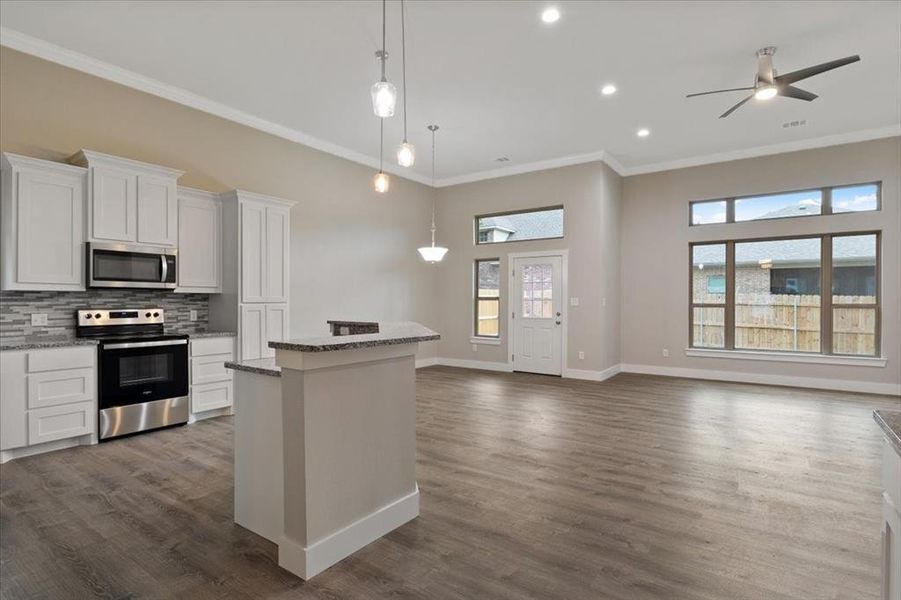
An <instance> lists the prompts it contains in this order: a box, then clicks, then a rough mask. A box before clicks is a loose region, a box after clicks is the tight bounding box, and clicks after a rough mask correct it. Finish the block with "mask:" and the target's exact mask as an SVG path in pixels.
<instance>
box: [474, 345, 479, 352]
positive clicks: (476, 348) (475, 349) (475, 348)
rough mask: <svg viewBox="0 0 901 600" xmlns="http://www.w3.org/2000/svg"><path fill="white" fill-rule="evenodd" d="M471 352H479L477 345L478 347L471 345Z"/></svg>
mask: <svg viewBox="0 0 901 600" xmlns="http://www.w3.org/2000/svg"><path fill="white" fill-rule="evenodd" d="M472 351H473V352H478V351H479V345H478V344H473V345H472Z"/></svg>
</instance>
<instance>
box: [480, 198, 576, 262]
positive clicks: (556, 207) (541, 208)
mask: <svg viewBox="0 0 901 600" xmlns="http://www.w3.org/2000/svg"><path fill="white" fill-rule="evenodd" d="M546 210H560V211H563V219H562V224H561V228H562V230H563V233H561V234H560V235H552V236H549V237H540V238H529V239H527V240H504V241H503V242H480V241H479V220H480V219H487V218H489V217H506V216H509V215H523V214H528V213H534V212H544V211H546ZM472 228H473V241H474V244H475V245H476V246H494V245H496V244H516V243H519V242H538V241H541V240H562V239H563V238H564V237H565V236H566V209H565V208H564V206H563V205H562V204H555V205H553V206H539V207H536V208H520V209H516V210H505V211H502V212H493V213H485V214H479V215H474V216H473V218H472ZM486 260H487V259H486Z"/></svg>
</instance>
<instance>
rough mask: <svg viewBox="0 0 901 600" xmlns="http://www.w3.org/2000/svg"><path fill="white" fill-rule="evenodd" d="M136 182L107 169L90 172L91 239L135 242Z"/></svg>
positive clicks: (131, 175)
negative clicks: (91, 188)
mask: <svg viewBox="0 0 901 600" xmlns="http://www.w3.org/2000/svg"><path fill="white" fill-rule="evenodd" d="M137 181H138V178H137V177H136V176H135V175H134V173H129V172H127V171H120V170H119V169H113V168H110V167H94V168H92V169H91V182H92V187H93V190H92V192H91V199H92V200H91V212H92V216H91V223H92V227H91V237H92V238H94V239H97V240H113V241H119V242H134V241H136V240H137V238H138V233H137V225H138V199H137V198H138V195H137Z"/></svg>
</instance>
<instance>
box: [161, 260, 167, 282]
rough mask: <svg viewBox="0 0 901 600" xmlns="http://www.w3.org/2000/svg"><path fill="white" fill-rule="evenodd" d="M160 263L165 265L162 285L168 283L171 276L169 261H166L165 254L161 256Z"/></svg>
mask: <svg viewBox="0 0 901 600" xmlns="http://www.w3.org/2000/svg"><path fill="white" fill-rule="evenodd" d="M160 262H162V263H163V277H162V278H161V279H160V283H166V278H167V277H168V276H169V261H168V260H166V255H165V254H160Z"/></svg>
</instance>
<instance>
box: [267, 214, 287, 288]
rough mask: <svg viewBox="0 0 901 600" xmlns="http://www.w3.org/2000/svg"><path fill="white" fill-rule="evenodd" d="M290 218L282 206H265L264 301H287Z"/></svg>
mask: <svg viewBox="0 0 901 600" xmlns="http://www.w3.org/2000/svg"><path fill="white" fill-rule="evenodd" d="M290 218H291V217H290V213H289V212H288V211H287V210H285V209H283V208H274V207H267V208H266V277H265V285H266V293H265V296H266V302H287V301H288V255H289V253H290V248H289V244H290V239H291V238H290V230H291V222H290Z"/></svg>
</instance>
